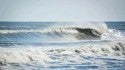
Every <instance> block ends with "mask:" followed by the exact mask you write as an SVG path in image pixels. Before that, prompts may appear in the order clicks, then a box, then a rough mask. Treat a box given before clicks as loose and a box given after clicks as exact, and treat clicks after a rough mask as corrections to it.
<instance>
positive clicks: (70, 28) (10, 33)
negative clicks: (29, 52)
mask: <svg viewBox="0 0 125 70" xmlns="http://www.w3.org/2000/svg"><path fill="white" fill-rule="evenodd" d="M106 31H107V26H106V24H105V23H86V24H85V23H68V24H63V23H55V24H53V25H51V26H49V27H48V28H44V29H36V30H32V29H29V28H28V30H27V29H22V30H6V29H4V30H0V38H1V41H5V40H10V41H15V40H17V41H19V40H23V41H26V40H27V39H28V40H30V41H31V40H34V39H37V40H38V41H45V40H47V41H48V39H49V40H51V41H54V40H56V41H57V40H63V41H64V40H91V39H100V38H101V36H102V34H104V33H106Z"/></svg>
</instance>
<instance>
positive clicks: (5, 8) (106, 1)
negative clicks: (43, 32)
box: [0, 0, 125, 22]
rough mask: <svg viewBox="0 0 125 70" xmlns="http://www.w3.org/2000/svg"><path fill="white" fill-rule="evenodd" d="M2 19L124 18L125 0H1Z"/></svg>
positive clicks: (80, 19)
mask: <svg viewBox="0 0 125 70" xmlns="http://www.w3.org/2000/svg"><path fill="white" fill-rule="evenodd" d="M0 21H28V22H29V21H30V22H32V21H33V22H34V21H35V22H82V21H89V22H95V21H98V22H103V21H125V0H0Z"/></svg>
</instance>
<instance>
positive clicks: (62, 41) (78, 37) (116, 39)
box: [0, 22, 125, 70]
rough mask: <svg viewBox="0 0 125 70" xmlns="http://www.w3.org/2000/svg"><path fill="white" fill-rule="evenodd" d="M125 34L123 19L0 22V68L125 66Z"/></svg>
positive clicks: (102, 69) (103, 69) (97, 69)
mask: <svg viewBox="0 0 125 70" xmlns="http://www.w3.org/2000/svg"><path fill="white" fill-rule="evenodd" d="M124 36H125V23H124V22H106V23H75V22H74V23H71V22H65V23H64V22H0V69H1V70H125V67H124V66H125V42H124V40H125V39H124V38H125V37H124Z"/></svg>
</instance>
